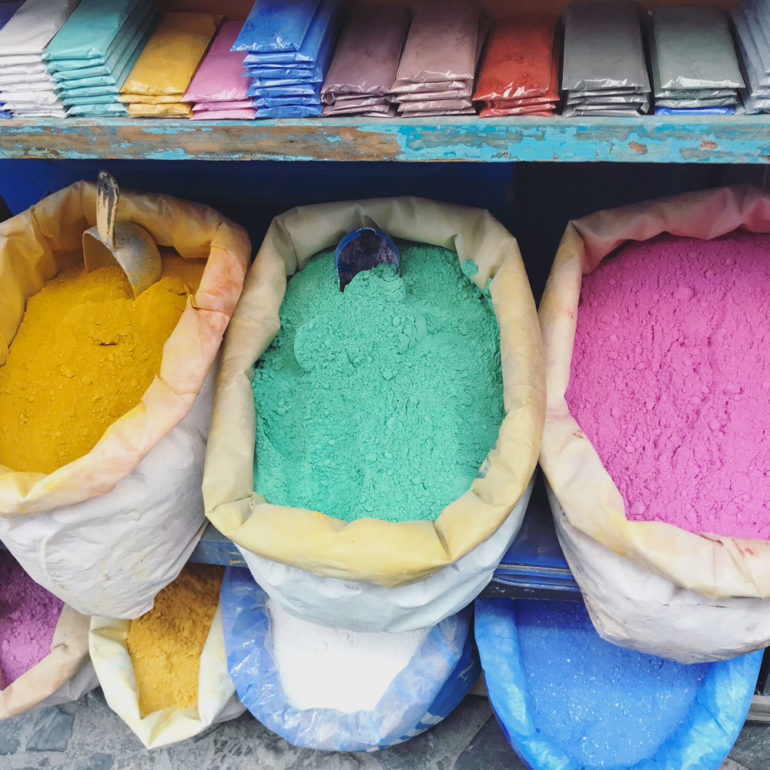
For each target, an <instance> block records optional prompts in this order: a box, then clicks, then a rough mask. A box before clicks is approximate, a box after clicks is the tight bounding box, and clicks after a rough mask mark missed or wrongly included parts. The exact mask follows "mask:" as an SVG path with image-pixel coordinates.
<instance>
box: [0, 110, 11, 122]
mask: <svg viewBox="0 0 770 770" xmlns="http://www.w3.org/2000/svg"><path fill="white" fill-rule="evenodd" d="M12 117H13V113H12V112H6V111H5V110H0V120H8V119H9V118H12Z"/></svg>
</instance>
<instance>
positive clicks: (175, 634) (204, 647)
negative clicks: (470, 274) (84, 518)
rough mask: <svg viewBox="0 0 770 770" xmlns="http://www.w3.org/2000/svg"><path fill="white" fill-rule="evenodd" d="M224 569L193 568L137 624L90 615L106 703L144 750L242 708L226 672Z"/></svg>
mask: <svg viewBox="0 0 770 770" xmlns="http://www.w3.org/2000/svg"><path fill="white" fill-rule="evenodd" d="M223 571H224V570H223V568H222V567H217V566H213V565H202V564H191V565H189V566H187V567H185V568H184V569H183V570H182V573H181V574H180V575H179V577H178V578H177V579H176V580H175V581H174V582H173V583H171V584H169V585H168V586H166V587H165V588H164V589H163V590H162V591H161V592H160V593H159V594H158V595H157V596H156V597H155V606H154V607H153V609H152V610H150V612H148V613H146V614H145V615H142V616H141V617H140V618H137V619H135V620H118V619H115V618H105V617H94V618H93V619H92V620H91V632H90V635H89V648H90V651H91V659H92V661H93V664H94V668H95V669H96V674H97V676H98V677H99V684H100V685H101V687H102V690H103V692H104V697H105V698H106V699H107V703H108V704H109V706H110V708H112V709H113V710H114V711H115V712H116V713H117V714H118V715H119V716H120V717H121V719H123V721H124V722H125V723H126V724H127V725H128V726H129V727H130V728H131V730H133V732H134V733H136V735H137V736H138V737H139V739H140V740H141V741H142V743H144V745H145V746H147V748H154V747H157V746H166V745H168V744H169V743H176V742H177V741H183V740H185V739H186V738H191V737H192V736H194V735H197V734H198V733H199V732H201V731H202V730H205V729H206V728H207V727H209V726H210V725H212V724H215V723H217V722H225V721H227V720H228V719H235V717H237V716H239V715H240V714H242V713H243V711H244V710H245V709H244V707H243V705H242V704H241V702H240V701H239V700H238V697H237V695H236V694H235V685H234V684H233V682H232V680H231V679H230V675H229V674H228V673H227V659H226V655H225V638H224V633H223V631H222V617H221V612H220V609H219V589H220V587H221V584H222V575H223Z"/></svg>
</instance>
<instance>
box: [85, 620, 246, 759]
mask: <svg viewBox="0 0 770 770" xmlns="http://www.w3.org/2000/svg"><path fill="white" fill-rule="evenodd" d="M129 626H130V621H128V620H115V619H113V618H104V617H94V618H92V619H91V633H90V634H89V650H90V652H91V660H92V661H93V664H94V668H95V669H96V674H97V676H98V677H99V683H100V684H101V686H102V691H103V692H104V697H105V698H106V700H107V703H108V704H109V706H110V708H111V709H112V710H113V711H114V712H115V713H116V714H117V715H118V716H119V717H120V718H121V719H122V720H123V721H124V722H125V723H126V724H127V725H128V726H129V727H130V728H131V730H132V731H133V732H134V733H135V734H136V736H137V737H138V738H139V740H141V741H142V743H143V744H144V745H145V746H146V747H147V748H148V749H152V748H157V747H158V746H167V745H168V744H170V743H177V742H178V741H183V740H185V739H187V738H192V737H193V736H194V735H197V734H198V733H200V732H202V731H203V730H205V729H206V728H207V727H210V726H211V725H213V724H217V723H219V722H226V721H228V720H229V719H235V718H236V717H239V716H240V715H241V714H242V713H243V712H244V711H245V710H246V709H245V707H244V706H243V704H242V703H241V702H240V700H238V696H237V695H236V693H235V685H234V684H233V680H232V679H231V678H230V674H229V673H228V672H227V656H226V654H225V637H224V633H223V631H222V613H221V609H220V608H219V607H217V611H216V614H215V615H214V620H213V621H212V623H211V629H210V630H209V634H208V636H207V638H206V643H205V645H204V646H203V652H202V653H201V658H200V673H199V674H198V703H197V705H196V706H191V707H190V708H187V709H184V710H180V709H177V708H167V709H163V710H162V711H153V712H152V713H150V714H147V715H146V716H144V717H143V716H142V715H141V712H140V710H139V693H138V691H137V688H136V679H135V678H134V669H133V665H132V664H131V656H130V655H129V653H128V648H127V647H126V639H127V638H128V630H129Z"/></svg>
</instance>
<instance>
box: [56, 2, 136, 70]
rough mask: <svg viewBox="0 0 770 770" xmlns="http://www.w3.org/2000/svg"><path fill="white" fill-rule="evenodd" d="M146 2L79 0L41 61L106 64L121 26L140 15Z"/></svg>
mask: <svg viewBox="0 0 770 770" xmlns="http://www.w3.org/2000/svg"><path fill="white" fill-rule="evenodd" d="M149 5H150V0H80V3H79V4H78V7H77V8H75V10H74V11H73V12H72V14H71V15H70V17H69V18H68V19H67V21H66V22H65V23H64V25H63V26H62V28H61V29H60V30H59V31H58V33H57V34H56V36H55V37H54V39H53V40H52V41H51V42H50V43H49V45H48V48H46V50H45V53H44V54H43V61H61V60H63V59H64V60H68V59H100V60H101V61H102V62H104V61H106V59H107V57H108V56H109V54H110V50H111V46H113V45H114V43H115V39H116V37H117V36H118V35H119V33H120V32H121V30H122V28H123V26H124V25H125V24H126V22H129V21H130V19H131V18H132V17H133V18H136V17H137V15H140V16H141V15H144V13H142V12H144V11H145V9H146V8H147V7H149Z"/></svg>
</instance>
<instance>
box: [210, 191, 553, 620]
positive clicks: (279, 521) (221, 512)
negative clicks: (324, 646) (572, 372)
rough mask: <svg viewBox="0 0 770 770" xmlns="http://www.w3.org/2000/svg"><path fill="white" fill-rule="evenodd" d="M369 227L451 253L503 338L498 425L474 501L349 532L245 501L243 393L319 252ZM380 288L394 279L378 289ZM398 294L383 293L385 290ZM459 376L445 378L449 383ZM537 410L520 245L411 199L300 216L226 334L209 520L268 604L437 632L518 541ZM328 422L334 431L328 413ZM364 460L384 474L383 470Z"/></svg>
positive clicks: (251, 469)
mask: <svg viewBox="0 0 770 770" xmlns="http://www.w3.org/2000/svg"><path fill="white" fill-rule="evenodd" d="M371 223H376V225H377V226H378V227H379V228H381V229H382V230H384V231H385V232H387V233H389V234H390V235H391V236H393V237H394V238H397V239H403V240H405V241H412V242H416V243H418V244H429V245H430V248H433V249H435V248H436V247H439V249H438V250H440V248H444V249H447V250H450V251H446V252H444V253H443V257H441V258H442V259H444V258H445V259H449V260H450V261H451V263H452V265H453V267H452V269H453V270H454V271H456V274H457V275H458V276H459V278H458V280H459V281H460V282H463V281H465V282H466V284H467V286H468V288H469V290H472V291H474V292H476V299H475V300H474V301H475V302H476V306H478V304H479V300H480V301H481V302H486V303H491V304H490V305H488V306H491V308H492V310H493V312H494V316H495V317H496V322H497V325H498V327H499V340H500V342H499V351H497V350H495V354H496V355H497V354H498V352H499V356H500V360H501V364H502V378H501V386H500V387H501V390H502V408H501V407H498V408H500V415H501V416H500V420H501V423H500V424H499V430H498V429H497V423H496V424H495V426H494V434H496V435H493V436H492V437H491V439H490V441H489V444H487V445H486V447H489V445H490V444H492V443H494V446H493V447H492V448H491V449H490V450H489V453H488V455H487V456H486V459H484V456H483V453H482V454H481V456H480V458H479V463H480V468H479V465H474V467H473V470H472V471H471V473H470V475H469V482H468V486H469V487H470V488H468V486H464V487H463V489H464V490H465V491H464V492H463V493H462V494H459V497H458V498H457V499H455V500H454V502H451V503H450V504H448V505H446V507H444V508H443V509H442V508H441V507H440V506H439V509H438V510H436V511H435V512H432V511H431V512H429V513H431V514H433V515H432V517H431V519H430V520H428V518H427V517H425V516H423V520H420V521H417V520H402V521H395V520H393V521H386V520H383V519H380V518H373V517H367V518H357V519H356V520H353V521H349V522H345V521H342V520H341V519H339V518H335V517H333V516H331V515H328V513H327V512H325V511H323V510H318V509H315V510H313V509H312V506H308V505H305V506H304V507H292V506H289V505H278V504H271V502H270V501H269V500H267V499H265V498H264V497H262V496H261V495H260V494H258V493H256V492H255V491H254V490H255V478H254V476H255V466H254V464H255V435H256V426H257V414H256V409H257V408H258V407H255V396H254V393H253V391H252V380H253V379H254V376H255V362H257V361H258V359H260V356H262V355H263V353H265V351H266V350H267V349H268V348H269V347H270V345H271V342H272V341H273V339H274V338H275V336H276V334H277V332H278V331H279V327H280V321H279V310H280V309H281V306H282V302H283V300H284V296H285V293H286V286H287V281H288V279H289V278H291V276H292V275H294V274H295V273H297V272H298V271H299V270H304V269H305V268H306V267H307V266H308V263H309V262H310V260H311V257H313V256H314V255H316V254H317V253H318V252H320V251H322V250H325V249H329V248H333V247H334V246H335V245H336V244H337V243H338V241H339V240H340V239H341V238H342V236H344V235H345V234H346V233H348V232H349V231H350V230H352V229H354V228H357V227H361V226H363V225H368V224H371ZM452 252H455V254H452ZM447 255H450V256H447ZM435 259H436V260H438V259H439V257H438V256H436V257H435ZM455 259H456V260H458V262H459V265H458V263H457V262H455V261H454V260H455ZM311 264H312V263H311ZM459 266H462V272H463V273H464V274H465V277H463V275H462V274H461V272H460V270H459V269H458V267H459ZM313 269H317V268H313ZM329 270H330V271H332V272H331V274H332V275H333V268H332V267H329ZM363 276H364V274H361V275H359V276H357V279H359V278H362V277H363ZM467 277H470V281H472V282H473V283H470V282H468V281H467V280H466V278H467ZM380 279H382V280H386V279H387V276H385V275H384V274H382V275H380V274H375V275H374V276H373V277H371V280H373V281H376V280H380ZM324 280H329V278H328V276H326V275H325V277H324ZM363 280H364V281H366V280H369V278H367V277H363ZM355 281H356V279H354V283H355ZM398 283H399V281H395V283H392V284H391V285H395V286H396V288H395V289H394V291H397V290H398V289H397V286H398ZM473 284H475V286H474V285H473ZM353 286H354V284H351V286H349V287H348V288H346V290H345V291H346V292H349V291H351V288H352V287H353ZM457 286H459V284H457V283H455V284H454V287H455V288H453V289H451V290H447V295H446V296H448V295H449V293H450V291H451V292H454V291H456V290H457V288H456V287H457ZM383 291H384V292H385V293H387V289H383ZM444 296H445V295H444V294H443V293H441V294H434V295H432V297H431V301H435V302H437V303H440V302H441V301H443V297H444ZM490 298H491V299H490ZM380 300H382V298H381V297H380V298H379V300H378V301H380ZM446 301H447V302H448V300H446ZM396 321H398V322H399V323H400V322H401V321H400V320H399V319H395V320H394V324H395V323H396ZM309 331H312V330H309ZM315 331H318V330H317V329H316V330H315ZM334 332H335V330H334V329H330V330H329V335H333V334H334ZM404 333H405V334H406V338H408V336H409V333H408V330H406V331H405V332H404ZM418 333H419V332H418ZM495 334H497V332H495ZM320 339H321V342H319V345H321V346H323V345H325V344H326V343H325V342H324V341H323V339H324V338H320ZM407 344H408V343H407ZM469 344H470V343H469ZM295 349H296V348H295ZM315 349H321V348H316V347H315V346H311V352H312V350H315ZM356 350H357V351H358V352H356ZM356 350H351V355H353V356H355V355H358V354H359V353H361V349H360V346H359V348H357V349H356ZM364 352H368V351H364ZM452 374H453V373H452V372H450V371H448V372H446V376H447V378H451V377H452ZM471 376H472V375H471ZM290 401H291V397H289V401H288V402H287V405H286V406H287V407H289V408H290ZM280 408H283V407H280ZM543 408H544V392H543V360H542V349H541V342H540V337H539V331H538V328H537V319H536V314H535V309H534V301H533V297H532V293H531V290H530V287H529V282H528V280H527V276H526V273H525V271H524V267H523V264H522V261H521V256H520V254H519V250H518V246H517V244H516V241H515V239H514V238H513V237H512V236H511V235H510V233H508V231H507V230H505V228H503V227H502V225H500V224H499V223H498V222H497V221H496V220H495V219H494V218H493V217H492V216H491V215H490V214H489V213H488V212H486V211H482V210H479V209H470V208H464V207H460V206H452V205H446V204H440V203H435V202H432V201H427V200H421V199H416V198H393V199H380V200H365V201H356V202H347V203H332V204H323V205H318V206H308V207H301V208H297V209H294V210H292V211H289V212H287V213H285V214H283V215H281V216H279V217H277V218H276V219H275V220H274V221H273V222H272V224H271V226H270V228H269V230H268V233H267V235H266V237H265V240H264V242H263V244H262V246H261V248H260V250H259V253H258V254H257V257H256V260H255V262H254V264H253V266H252V268H251V269H250V272H249V275H248V277H247V281H246V286H245V290H244V293H243V296H242V298H241V301H240V303H239V306H238V308H237V310H236V312H235V314H234V315H233V320H232V323H231V325H230V329H229V331H228V337H227V340H226V343H225V348H224V352H223V364H222V369H221V371H220V375H219V380H218V385H217V396H216V400H215V405H214V414H213V417H212V425H211V433H210V436H209V443H208V449H207V458H206V468H205V472H204V482H203V495H204V501H205V505H206V511H207V516H208V517H209V519H210V520H211V521H212V522H213V523H214V525H215V526H216V527H217V528H218V529H219V530H220V531H221V532H222V533H223V534H224V535H225V536H227V537H229V538H231V539H232V540H233V541H234V542H235V544H236V545H237V546H238V548H239V550H240V552H241V553H242V554H243V557H244V559H245V561H246V563H247V565H248V567H249V569H250V570H251V572H252V574H253V575H254V577H255V579H256V580H257V582H258V583H259V584H260V585H261V586H262V587H263V588H264V589H265V590H266V592H267V593H268V595H270V597H271V598H273V599H275V600H277V601H278V602H279V603H280V604H281V605H282V606H283V607H284V608H286V609H287V610H289V611H290V612H292V613H293V614H295V615H297V616H299V617H302V618H304V619H306V620H310V621H313V622H316V623H322V624H327V625H336V626H339V627H344V628H349V629H353V630H357V631H391V632H400V631H408V630H412V629H416V628H424V627H428V626H432V625H435V624H436V623H438V622H439V621H441V620H442V619H443V618H446V617H448V616H450V615H452V614H454V613H456V612H457V611H458V610H460V609H461V608H462V607H464V606H466V605H467V604H468V603H469V602H470V601H471V600H472V599H473V598H475V596H476V595H477V594H478V593H479V592H480V591H481V590H482V589H483V588H484V586H485V585H486V584H487V583H488V582H489V580H490V579H491V576H492V572H493V571H494V569H495V568H496V566H497V564H498V563H499V560H500V558H501V557H502V555H503V554H504V553H505V551H506V549H507V548H508V546H509V545H510V543H511V542H512V540H513V538H514V537H515V536H516V534H517V532H518V529H519V526H520V524H521V520H522V518H523V515H524V511H525V509H526V505H527V501H528V497H529V494H530V491H531V479H532V474H533V471H534V467H535V464H536V456H537V452H538V449H539V442H540V432H541V427H542V420H543ZM327 411H328V409H327ZM313 419H316V415H313ZM318 419H324V418H323V417H318ZM326 419H328V420H329V424H330V425H333V421H334V415H333V414H327V415H326ZM394 419H395V420H400V419H403V413H402V412H401V411H399V412H398V413H397V414H395V415H394ZM474 427H475V426H474V425H471V426H460V425H452V426H451V428H450V430H454V431H457V430H459V431H465V430H466V429H472V428H474ZM495 438H496V442H495ZM483 451H484V452H486V451H487V449H486V448H485V449H484V450H483ZM256 455H257V456H256V462H257V464H258V463H259V452H256ZM369 459H370V460H371V462H372V464H373V466H374V467H375V468H380V469H382V473H386V472H387V465H388V462H387V457H386V456H383V457H381V458H380V459H379V460H378V458H377V456H376V455H372V457H371V458H369ZM482 460H483V461H482ZM367 461H368V460H367ZM434 472H435V473H440V472H441V470H439V469H437V470H435V471H434ZM444 472H446V471H444ZM473 472H475V474H476V475H475V478H473ZM419 478H422V477H420V476H415V478H414V479H409V481H410V482H413V483H416V482H417V479H419ZM448 499H450V500H451V497H450V498H448ZM311 503H312V501H311ZM387 503H388V500H387V499H386V500H385V501H384V504H385V506H386V507H387Z"/></svg>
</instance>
